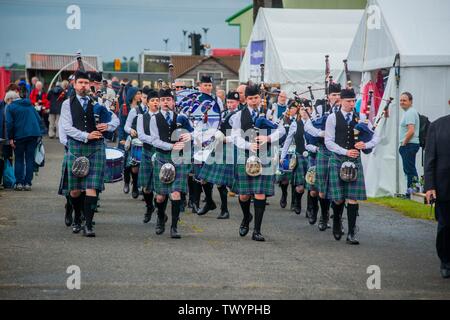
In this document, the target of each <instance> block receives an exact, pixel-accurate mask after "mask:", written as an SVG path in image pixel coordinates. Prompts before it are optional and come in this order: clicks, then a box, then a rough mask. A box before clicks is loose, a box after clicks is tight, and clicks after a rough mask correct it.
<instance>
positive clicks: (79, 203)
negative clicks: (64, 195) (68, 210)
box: [70, 195, 84, 223]
mask: <svg viewBox="0 0 450 320" xmlns="http://www.w3.org/2000/svg"><path fill="white" fill-rule="evenodd" d="M83 198H84V197H82V196H81V195H80V196H79V197H77V198H74V197H72V196H70V202H71V203H72V205H73V211H74V212H75V219H74V222H75V223H81V210H83V209H82V208H83V206H84V203H83V200H84V199H83Z"/></svg>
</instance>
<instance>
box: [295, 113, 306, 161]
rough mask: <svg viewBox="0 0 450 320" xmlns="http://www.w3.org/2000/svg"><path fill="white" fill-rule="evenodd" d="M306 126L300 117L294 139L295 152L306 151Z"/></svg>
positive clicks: (301, 152)
mask: <svg viewBox="0 0 450 320" xmlns="http://www.w3.org/2000/svg"><path fill="white" fill-rule="evenodd" d="M304 134H305V128H304V124H303V121H302V120H301V119H300V120H298V121H297V131H296V132H295V135H294V141H295V152H297V153H299V154H303V152H305V150H306V149H305V136H304Z"/></svg>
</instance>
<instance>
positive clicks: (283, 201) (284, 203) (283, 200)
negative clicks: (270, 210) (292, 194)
mask: <svg viewBox="0 0 450 320" xmlns="http://www.w3.org/2000/svg"><path fill="white" fill-rule="evenodd" d="M286 206H287V196H286V195H284V194H283V195H282V196H281V199H280V207H281V208H283V209H284V208H286Z"/></svg>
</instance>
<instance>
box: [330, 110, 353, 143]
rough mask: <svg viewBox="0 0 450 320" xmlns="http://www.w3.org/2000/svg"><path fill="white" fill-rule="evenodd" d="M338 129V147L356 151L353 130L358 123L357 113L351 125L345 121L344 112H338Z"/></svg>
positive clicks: (336, 135)
mask: <svg viewBox="0 0 450 320" xmlns="http://www.w3.org/2000/svg"><path fill="white" fill-rule="evenodd" d="M335 115H336V129H335V139H334V141H335V142H336V144H337V145H339V146H340V147H342V148H344V149H348V150H350V149H354V148H355V135H354V132H353V129H354V128H355V126H356V124H357V123H358V121H357V118H356V115H355V113H353V118H352V121H351V122H350V124H347V121H345V118H344V115H343V114H342V112H336V113H335Z"/></svg>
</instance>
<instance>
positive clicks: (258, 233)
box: [252, 231, 266, 241]
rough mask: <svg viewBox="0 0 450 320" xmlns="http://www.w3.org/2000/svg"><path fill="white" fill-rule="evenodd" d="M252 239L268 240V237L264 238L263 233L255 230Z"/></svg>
mask: <svg viewBox="0 0 450 320" xmlns="http://www.w3.org/2000/svg"><path fill="white" fill-rule="evenodd" d="M252 240H255V241H266V239H264V237H263V235H262V234H261V232H259V231H253V235H252Z"/></svg>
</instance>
